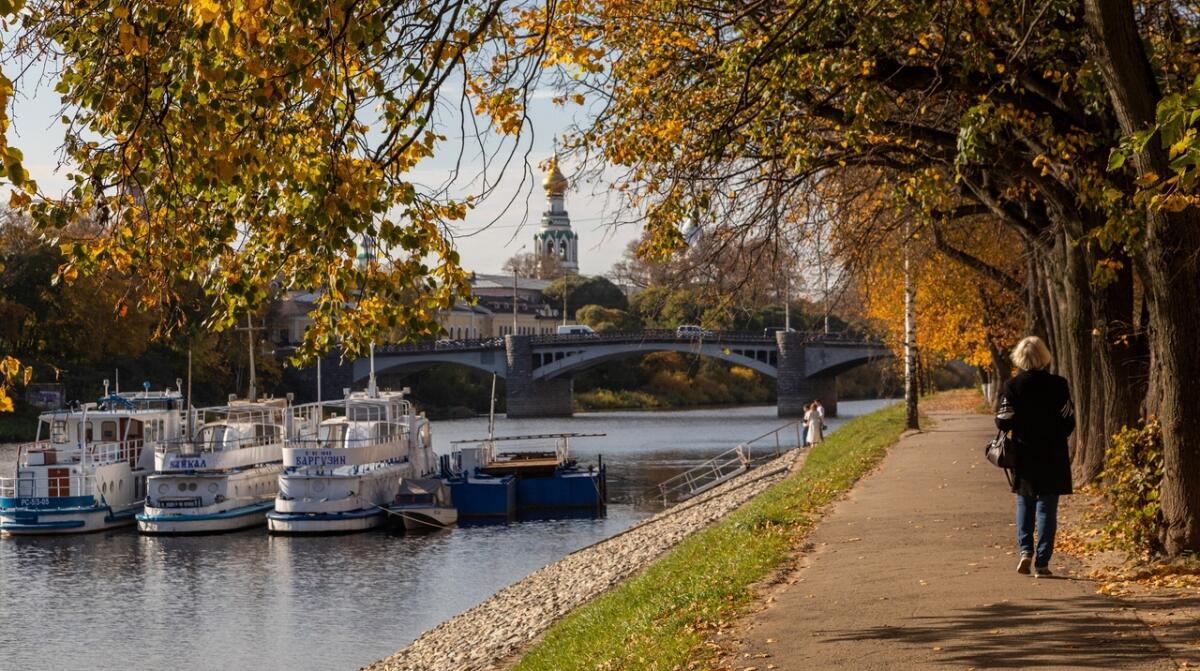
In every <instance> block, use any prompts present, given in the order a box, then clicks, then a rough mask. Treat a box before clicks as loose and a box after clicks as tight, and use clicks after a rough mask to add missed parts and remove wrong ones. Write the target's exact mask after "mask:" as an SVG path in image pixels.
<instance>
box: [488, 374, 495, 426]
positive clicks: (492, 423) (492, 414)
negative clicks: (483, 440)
mask: <svg viewBox="0 0 1200 671" xmlns="http://www.w3.org/2000/svg"><path fill="white" fill-rule="evenodd" d="M495 437H496V374H495V373H492V402H491V407H490V408H488V440H489V441H490V440H492V439H493V438H495Z"/></svg>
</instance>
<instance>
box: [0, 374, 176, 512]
mask: <svg viewBox="0 0 1200 671" xmlns="http://www.w3.org/2000/svg"><path fill="white" fill-rule="evenodd" d="M145 387H146V388H145V389H144V390H143V391H141V392H136V393H121V392H119V391H117V392H114V393H112V394H110V393H109V392H108V383H107V381H106V382H105V391H104V397H103V398H101V399H99V400H98V401H97V402H95V403H87V404H84V405H82V406H79V407H76V408H72V409H68V410H62V411H54V412H47V413H43V414H42V415H41V416H40V417H39V418H38V432H37V436H36V438H35V440H34V442H32V443H28V444H25V445H20V446H19V447H18V454H17V467H16V474H15V476H14V477H5V478H0V533H3V534H9V535H55V534H69V533H87V532H92V531H102V530H105V529H112V528H116V527H121V526H126V525H129V524H133V522H134V516H135V515H136V514H137V513H138V512H140V511H141V510H142V505H143V501H144V499H145V496H146V478H147V476H148V475H149V474H150V473H151V472H153V467H154V451H155V449H156V447H157V446H158V445H160V444H161V443H163V442H166V441H171V440H177V439H178V438H179V437H180V435H181V432H182V430H183V424H184V411H183V395H182V394H181V393H180V392H179V391H178V390H174V391H172V390H166V391H156V392H151V391H150V390H149V384H148V383H147V384H146V385H145Z"/></svg>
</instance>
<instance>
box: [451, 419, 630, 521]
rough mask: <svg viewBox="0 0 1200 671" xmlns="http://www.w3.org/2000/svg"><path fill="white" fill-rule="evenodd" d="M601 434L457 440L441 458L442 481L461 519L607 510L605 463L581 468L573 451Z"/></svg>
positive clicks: (558, 434)
mask: <svg viewBox="0 0 1200 671" xmlns="http://www.w3.org/2000/svg"><path fill="white" fill-rule="evenodd" d="M603 435H604V434H582V433H550V434H536V435H525V436H490V437H488V438H480V439H473V440H460V441H454V443H452V445H453V446H454V447H453V449H452V451H451V453H450V455H448V456H447V457H446V458H445V459H444V460H443V465H442V470H443V475H444V478H443V479H444V481H445V483H446V485H447V486H448V487H449V488H450V491H451V495H452V499H453V501H454V505H455V506H456V507H457V508H458V511H459V516H460V517H461V518H463V519H469V518H475V519H481V518H509V517H512V516H514V515H518V514H525V513H534V512H547V511H556V510H561V511H572V510H574V511H594V512H603V510H604V506H605V503H606V501H607V477H606V469H605V467H604V465H603V464H602V463H601V464H598V465H595V466H584V465H581V464H579V463H578V461H577V460H575V459H574V458H573V457H572V456H571V450H570V441H571V439H573V438H583V437H598V436H603Z"/></svg>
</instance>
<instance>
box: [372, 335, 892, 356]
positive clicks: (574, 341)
mask: <svg viewBox="0 0 1200 671" xmlns="http://www.w3.org/2000/svg"><path fill="white" fill-rule="evenodd" d="M798 333H799V334H800V337H801V339H802V340H803V341H804V342H820V343H826V344H835V345H836V344H859V345H861V344H863V343H869V342H873V341H872V340H871V339H870V338H867V337H866V336H864V335H862V334H860V333H854V332H851V331H841V332H835V333H825V332H823V331H800V332H798ZM530 338H531V341H530V342H531V344H533V345H578V344H583V343H596V342H607V343H618V342H622V343H643V342H688V343H693V342H694V343H701V344H702V343H713V344H724V343H749V344H758V345H766V344H774V343H775V334H774V332H764V331H695V332H679V331H676V330H674V329H646V330H642V331H605V332H604V333H586V334H578V333H573V334H548V335H535V336H530ZM502 349H504V338H503V337H497V338H460V339H455V340H438V341H436V342H419V343H407V344H401V345H381V346H378V347H376V348H375V353H376V354H404V353H416V352H440V351H466V350H502Z"/></svg>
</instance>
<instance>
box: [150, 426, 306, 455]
mask: <svg viewBox="0 0 1200 671" xmlns="http://www.w3.org/2000/svg"><path fill="white" fill-rule="evenodd" d="M282 442H284V438H283V432H282V430H281V431H279V432H276V433H264V434H262V435H257V434H256V435H254V436H253V437H250V438H237V439H234V440H224V439H223V440H220V441H217V440H204V441H201V440H187V439H185V438H179V439H176V440H166V441H162V442H160V443H158V444H157V445H156V446H155V447H154V452H155V454H168V453H174V454H179V455H182V456H194V455H197V454H206V453H212V452H232V451H234V450H241V449H245V448H249V447H259V446H262V445H273V444H275V443H282ZM231 446H232V447H231Z"/></svg>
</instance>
